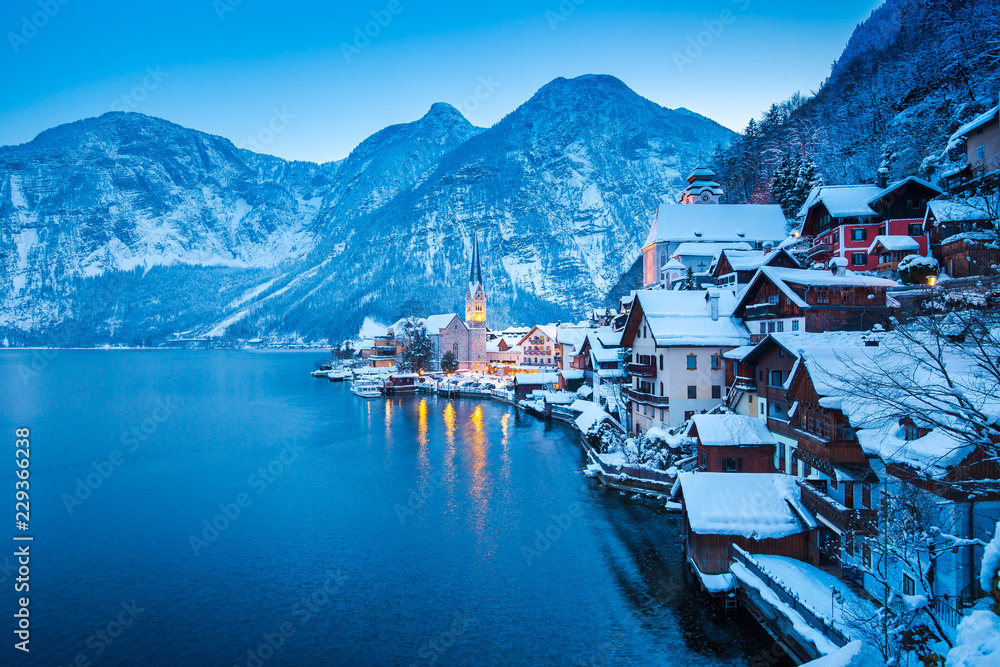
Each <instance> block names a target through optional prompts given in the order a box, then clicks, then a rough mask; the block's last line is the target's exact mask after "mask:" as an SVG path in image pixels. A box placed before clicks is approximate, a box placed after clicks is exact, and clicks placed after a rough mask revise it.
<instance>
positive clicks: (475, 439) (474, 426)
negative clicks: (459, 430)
mask: <svg viewBox="0 0 1000 667" xmlns="http://www.w3.org/2000/svg"><path fill="white" fill-rule="evenodd" d="M468 426H469V427H468V428H467V429H466V433H465V436H466V441H467V442H468V444H469V448H470V452H469V453H470V454H471V456H470V468H471V470H470V472H471V473H472V476H471V478H470V480H469V500H470V501H471V502H472V506H473V513H474V515H475V516H474V523H473V529H474V530H475V531H476V534H477V535H478V536H479V537H480V538H482V537H483V531H484V530H485V528H486V516H487V513H488V505H489V493H488V482H489V480H488V478H487V474H486V450H487V449H488V448H489V442H488V441H487V438H486V431H485V429H484V427H483V408H482V406H480V405H477V406H476V409H475V410H473V412H472V416H471V417H470V418H469V425H468Z"/></svg>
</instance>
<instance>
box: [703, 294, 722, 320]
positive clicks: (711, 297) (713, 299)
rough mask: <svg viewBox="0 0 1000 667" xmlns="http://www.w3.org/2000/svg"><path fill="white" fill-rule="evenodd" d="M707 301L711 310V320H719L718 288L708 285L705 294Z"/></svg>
mask: <svg viewBox="0 0 1000 667" xmlns="http://www.w3.org/2000/svg"><path fill="white" fill-rule="evenodd" d="M706 298H707V299H708V302H709V307H710V309H711V312H712V321H713V322H718V321H719V290H718V289H717V288H715V287H710V288H709V289H708V295H707V296H706Z"/></svg>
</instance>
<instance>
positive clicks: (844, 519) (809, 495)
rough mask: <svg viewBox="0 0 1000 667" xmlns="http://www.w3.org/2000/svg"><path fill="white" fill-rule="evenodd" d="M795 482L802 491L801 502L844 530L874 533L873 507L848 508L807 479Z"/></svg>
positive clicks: (874, 517)
mask: <svg viewBox="0 0 1000 667" xmlns="http://www.w3.org/2000/svg"><path fill="white" fill-rule="evenodd" d="M796 482H797V483H798V485H799V488H800V489H801V492H802V504H803V505H805V506H806V507H808V508H809V509H811V510H812V511H814V512H816V513H817V514H818V515H820V516H821V517H823V518H824V519H826V520H827V521H828V522H829V523H831V524H832V525H834V526H836V527H837V528H839V529H840V530H842V531H844V532H853V533H864V534H868V535H871V534H874V532H875V527H876V515H875V510H873V509H848V508H847V507H844V506H843V505H841V504H840V503H838V502H837V501H836V500H834V499H833V498H831V497H830V496H828V495H826V494H825V493H823V492H822V491H820V490H819V489H817V488H816V487H814V486H813V485H812V484H810V483H809V482H808V481H807V480H804V479H798V480H796Z"/></svg>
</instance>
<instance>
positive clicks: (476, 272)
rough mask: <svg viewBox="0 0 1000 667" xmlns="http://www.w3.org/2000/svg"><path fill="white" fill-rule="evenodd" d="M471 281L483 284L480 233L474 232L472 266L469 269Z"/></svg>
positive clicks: (474, 283)
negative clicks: (480, 260)
mask: <svg viewBox="0 0 1000 667" xmlns="http://www.w3.org/2000/svg"><path fill="white" fill-rule="evenodd" d="M469 283H471V284H473V285H476V284H479V285H482V284H483V267H482V266H481V265H480V263H479V233H478V232H476V231H473V232H472V267H471V268H470V269H469Z"/></svg>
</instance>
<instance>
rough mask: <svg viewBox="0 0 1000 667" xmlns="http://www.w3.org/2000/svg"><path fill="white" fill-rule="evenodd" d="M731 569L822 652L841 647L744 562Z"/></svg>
mask: <svg viewBox="0 0 1000 667" xmlns="http://www.w3.org/2000/svg"><path fill="white" fill-rule="evenodd" d="M730 569H731V570H732V573H733V574H734V575H736V577H737V578H738V579H739V580H740V581H741V582H743V584H744V585H746V586H750V587H751V588H753V589H755V590H757V592H758V593H760V595H761V597H762V598H763V599H764V602H766V603H767V604H769V605H771V606H772V607H774V609H776V610H777V611H778V612H780V613H781V614H783V615H784V616H785V617H787V618H788V620H789V621H791V622H792V626H793V627H794V628H795V631H796V632H797V633H798V634H799V635H801V636H802V637H803V638H805V639H807V640H809V641H811V642H812V643H813V644H814V645H815V646H816V649H817V650H818V651H819V652H820V653H822V654H823V655H830V654H831V653H836V652H837V650H839V649H840V647H839V646H837V645H836V644H834V643H833V642H832V641H830V640H829V639H827V638H826V635H824V634H823V633H822V632H820V631H818V630H816V629H815V628H813V627H812V626H811V625H809V624H808V623H806V620H805V619H804V618H802V616H801V615H800V614H799V613H798V612H797V611H795V610H794V609H792V608H791V607H789V606H788V605H787V604H785V603H784V602H782V601H781V600H780V599H779V598H778V596H777V595H776V594H775V593H774V591H772V590H771V589H770V588H768V586H767V584H766V583H764V582H763V581H761V580H760V577H758V576H757V575H755V574H754V573H753V572H751V571H750V570H748V569H747V568H746V567H745V566H744V565H743V564H742V563H733V564H732V566H731V568H730ZM834 664H836V663H834Z"/></svg>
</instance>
